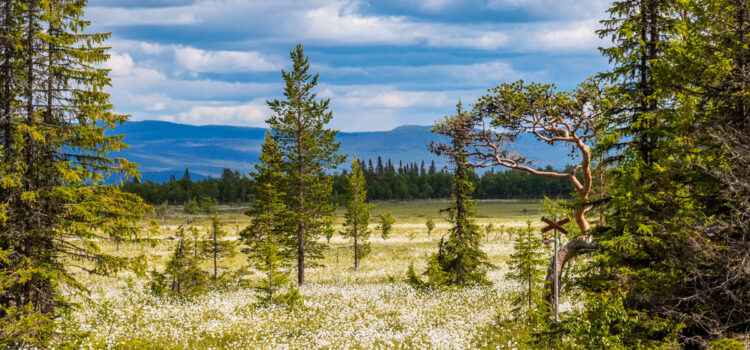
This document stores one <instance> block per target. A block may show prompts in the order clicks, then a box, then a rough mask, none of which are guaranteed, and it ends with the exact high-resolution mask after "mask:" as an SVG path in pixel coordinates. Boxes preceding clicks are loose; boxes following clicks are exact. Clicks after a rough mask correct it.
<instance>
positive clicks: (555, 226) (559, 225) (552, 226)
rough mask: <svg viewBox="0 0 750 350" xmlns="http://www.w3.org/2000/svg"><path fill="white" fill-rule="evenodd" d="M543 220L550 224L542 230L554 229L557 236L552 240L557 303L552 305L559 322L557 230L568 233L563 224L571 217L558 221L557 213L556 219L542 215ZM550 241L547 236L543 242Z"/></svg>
mask: <svg viewBox="0 0 750 350" xmlns="http://www.w3.org/2000/svg"><path fill="white" fill-rule="evenodd" d="M542 222H544V223H546V224H547V225H548V226H547V227H545V228H543V229H542V232H547V231H549V230H554V231H555V238H554V239H553V240H552V242H554V243H555V257H554V264H553V268H554V269H555V271H554V274H555V280H554V282H553V284H554V286H552V290H553V293H554V295H555V304H554V305H553V306H552V308H553V309H554V310H555V323H557V322H558V319H557V309H558V306H560V301H559V299H560V291H559V289H560V281H559V280H558V274H557V263H558V262H557V242H558V241H559V238H558V237H557V231H558V230H560V232H562V233H564V234H568V230H566V229H565V228H564V227H562V225H565V224H567V223H568V222H570V219H568V218H565V219H562V220H560V221H559V222H558V221H557V215H555V219H554V221H550V220H549V219H547V218H545V217H542ZM549 241H550V240H549V239H547V238H545V239H544V240H543V241H542V242H544V244H547V243H549Z"/></svg>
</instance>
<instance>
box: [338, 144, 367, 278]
mask: <svg viewBox="0 0 750 350" xmlns="http://www.w3.org/2000/svg"><path fill="white" fill-rule="evenodd" d="M348 180H349V181H348V192H347V193H348V196H347V201H346V213H345V214H344V225H343V226H344V231H342V232H341V235H343V236H345V237H349V238H350V239H351V240H352V242H353V243H354V270H357V268H359V261H360V259H363V258H364V257H366V256H367V255H368V254H369V253H370V242H368V240H369V239H370V230H369V228H368V226H369V225H370V209H372V207H374V205H372V204H369V203H367V190H366V189H365V176H364V175H363V174H362V170H361V169H360V168H359V162H358V161H357V157H354V159H352V172H351V175H349V178H348Z"/></svg>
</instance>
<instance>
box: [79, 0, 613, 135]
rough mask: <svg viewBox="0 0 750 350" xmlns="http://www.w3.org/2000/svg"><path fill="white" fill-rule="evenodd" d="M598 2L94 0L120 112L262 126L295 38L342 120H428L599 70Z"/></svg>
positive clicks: (345, 124) (371, 126) (92, 13)
mask: <svg viewBox="0 0 750 350" xmlns="http://www.w3.org/2000/svg"><path fill="white" fill-rule="evenodd" d="M608 4H609V1H603V0H558V1H554V0H423V1H403V0H402V1H398V0H379V1H378V0H369V1H364V0H362V1H358V0H311V1H290V0H260V1H244V0H130V1H125V0H90V2H89V7H88V9H87V14H86V17H87V18H88V19H89V20H91V22H92V26H91V27H90V29H89V31H100V32H112V38H111V40H109V42H108V43H107V45H109V46H111V47H112V51H111V53H112V58H111V59H110V61H109V62H108V64H107V67H108V68H110V69H112V72H111V76H112V78H113V87H112V88H111V89H110V90H109V91H110V92H111V94H112V102H113V103H114V104H115V106H116V111H117V112H119V113H125V114H130V115H132V117H131V120H166V121H173V122H177V123H184V124H194V125H205V124H219V125H239V126H264V125H265V123H264V120H265V119H266V118H267V117H268V116H269V115H270V111H269V110H268V108H267V107H266V104H265V101H266V100H268V99H273V98H276V97H279V98H280V97H281V96H282V92H283V82H282V79H281V74H280V70H281V69H282V68H286V67H288V66H289V64H290V60H289V50H290V49H292V48H293V47H294V45H295V44H296V43H298V42H300V43H302V44H303V45H304V48H305V52H306V54H307V55H308V56H309V57H310V62H311V65H312V69H313V70H314V71H317V72H319V73H320V79H319V86H318V91H317V92H318V94H319V96H321V97H330V98H331V104H332V109H333V113H334V118H333V121H332V122H331V126H332V127H334V128H337V129H340V130H344V131H365V130H390V129H392V128H394V127H396V126H399V125H404V124H417V125H430V124H432V123H433V121H435V120H436V119H439V118H441V117H442V116H444V115H447V114H450V113H451V112H453V110H454V108H455V107H454V106H455V104H456V102H457V101H458V99H462V100H463V102H464V103H465V104H470V103H472V102H473V101H475V100H476V98H477V97H479V96H481V95H483V94H484V93H485V91H486V90H487V89H488V88H491V87H494V86H496V85H499V84H500V83H502V82H507V81H515V80H517V79H525V80H535V81H541V82H549V83H555V84H556V85H557V86H558V87H560V88H562V89H570V88H572V87H574V86H575V85H576V84H577V83H578V82H580V81H581V80H583V79H585V78H586V77H588V76H590V75H593V74H596V73H597V72H599V71H602V70H605V69H606V68H607V62H606V60H605V59H603V58H602V57H601V55H599V53H598V51H597V47H599V46H602V45H606V44H607V43H606V42H603V41H601V40H600V39H598V38H597V36H596V34H595V33H594V31H595V30H596V29H597V28H599V23H598V21H599V20H600V19H602V18H604V17H605V15H606V13H605V11H606V9H607V7H608Z"/></svg>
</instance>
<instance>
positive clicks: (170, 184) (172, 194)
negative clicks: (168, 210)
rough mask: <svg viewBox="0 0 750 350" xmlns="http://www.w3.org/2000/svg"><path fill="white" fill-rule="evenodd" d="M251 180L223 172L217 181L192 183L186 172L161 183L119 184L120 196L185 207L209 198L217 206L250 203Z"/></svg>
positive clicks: (235, 172)
mask: <svg viewBox="0 0 750 350" xmlns="http://www.w3.org/2000/svg"><path fill="white" fill-rule="evenodd" d="M252 185H253V179H252V178H250V177H248V176H246V175H241V174H240V172H239V171H237V170H235V171H232V170H230V169H227V168H225V169H224V170H223V171H222V173H221V177H219V178H218V179H212V178H210V177H209V178H207V179H201V180H198V181H193V180H192V179H191V177H190V170H188V169H185V174H184V175H183V176H182V178H180V179H179V180H177V179H176V177H175V176H174V175H172V176H171V178H170V179H169V181H167V182H165V183H156V182H153V181H151V180H149V181H145V182H139V181H137V180H134V181H129V182H126V183H125V184H123V187H122V190H123V191H124V192H129V193H134V194H137V195H138V196H140V197H141V198H143V200H144V201H145V202H147V203H151V204H155V203H164V202H168V203H180V204H182V203H185V202H186V201H187V200H189V199H193V198H206V197H208V198H212V199H214V200H216V201H217V202H219V203H247V202H249V201H250V200H251V199H252V196H251V193H252V191H251V187H252Z"/></svg>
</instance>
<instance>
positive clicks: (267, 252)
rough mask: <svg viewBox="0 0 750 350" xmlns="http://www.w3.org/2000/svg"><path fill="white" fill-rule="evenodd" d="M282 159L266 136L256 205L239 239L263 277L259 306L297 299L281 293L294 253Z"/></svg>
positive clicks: (255, 190)
mask: <svg viewBox="0 0 750 350" xmlns="http://www.w3.org/2000/svg"><path fill="white" fill-rule="evenodd" d="M282 165H283V158H282V156H281V153H279V147H278V145H277V144H276V141H274V139H273V137H271V134H270V133H268V134H266V137H265V142H264V143H263V147H262V149H261V155H260V163H258V164H256V165H255V173H254V174H253V175H254V178H255V184H254V187H253V193H255V202H254V203H253V206H252V207H251V208H250V209H249V210H247V211H246V212H245V214H246V215H248V216H250V217H251V218H252V223H251V224H250V225H249V226H247V227H246V228H245V229H244V230H243V231H242V232H240V237H241V239H242V241H243V242H244V244H245V248H244V249H243V252H244V253H246V254H247V255H248V260H249V261H250V262H251V263H252V264H253V266H254V267H255V268H256V269H257V270H258V271H260V272H261V273H262V274H263V279H262V280H261V282H260V285H258V286H257V287H256V290H257V292H258V297H259V304H260V305H263V306H271V305H273V304H290V303H294V302H295V300H297V299H299V298H298V296H299V294H298V292H297V290H296V289H295V288H293V287H291V288H290V290H289V291H287V292H286V293H281V292H280V291H281V290H282V289H283V288H284V286H286V285H287V284H289V275H290V271H289V270H290V269H291V268H292V265H293V260H294V252H295V246H296V245H295V235H294V233H293V232H294V227H295V225H294V222H293V221H292V220H293V216H292V214H291V213H290V212H289V208H288V207H287V206H286V204H285V203H284V200H285V198H286V195H285V193H284V191H283V186H284V173H283V172H282Z"/></svg>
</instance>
